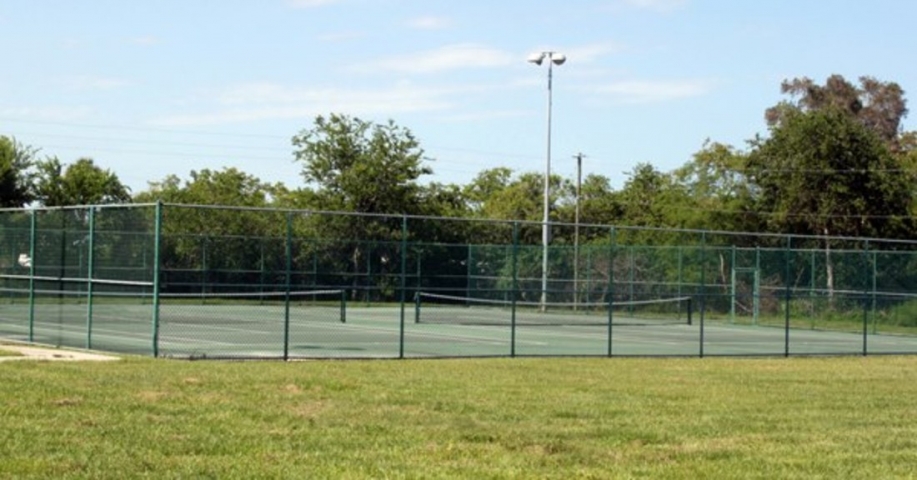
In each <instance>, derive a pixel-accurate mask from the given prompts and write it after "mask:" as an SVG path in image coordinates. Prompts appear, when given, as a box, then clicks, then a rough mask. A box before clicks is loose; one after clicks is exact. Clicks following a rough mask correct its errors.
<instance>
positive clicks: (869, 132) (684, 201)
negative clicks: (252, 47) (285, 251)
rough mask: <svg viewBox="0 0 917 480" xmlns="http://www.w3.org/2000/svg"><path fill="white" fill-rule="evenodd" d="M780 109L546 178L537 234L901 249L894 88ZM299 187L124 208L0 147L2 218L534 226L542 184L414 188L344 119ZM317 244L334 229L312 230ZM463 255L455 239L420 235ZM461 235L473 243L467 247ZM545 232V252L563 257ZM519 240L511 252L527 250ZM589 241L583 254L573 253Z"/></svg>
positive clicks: (114, 191) (529, 178)
mask: <svg viewBox="0 0 917 480" xmlns="http://www.w3.org/2000/svg"><path fill="white" fill-rule="evenodd" d="M781 91H782V93H783V94H784V95H785V96H786V99H785V100H783V101H781V102H779V103H778V104H777V105H774V106H773V107H771V108H768V109H767V110H766V112H764V118H765V119H766V122H767V128H768V130H767V134H766V135H755V136H754V137H753V138H751V139H749V140H748V141H747V143H746V144H745V145H744V146H741V147H737V146H733V145H728V144H724V143H720V142H716V141H711V140H708V141H706V142H705V143H704V145H703V147H702V148H701V149H700V151H698V152H696V153H695V154H694V155H693V157H692V158H691V159H690V160H689V161H687V162H686V163H685V164H684V165H682V166H681V167H679V168H677V169H674V170H673V171H668V172H665V171H660V170H659V169H658V168H656V167H654V166H653V165H651V164H649V163H641V164H639V165H637V166H636V167H634V168H633V170H632V171H631V172H630V174H629V176H628V179H627V181H626V182H625V183H624V184H623V186H622V187H621V188H620V189H615V188H612V186H611V182H610V179H609V178H608V177H607V176H604V175H600V174H595V173H592V174H587V175H586V176H585V178H584V179H583V183H582V186H581V189H580V192H579V198H578V199H577V189H576V188H575V185H574V183H573V181H572V180H570V179H565V178H562V177H560V176H552V177H551V178H550V183H551V187H552V188H551V192H552V195H551V199H550V204H551V207H552V208H551V219H552V221H556V222H559V223H573V222H574V219H575V209H576V205H577V204H578V205H579V208H580V215H579V219H580V223H582V224H595V225H626V226H647V227H667V228H687V229H703V230H717V231H742V232H774V233H790V234H801V235H817V236H854V237H878V238H893V239H897V238H914V237H915V234H917V224H915V222H914V217H915V213H917V198H915V195H914V192H915V190H914V188H912V185H913V184H914V183H915V182H914V181H915V180H917V132H908V131H904V130H903V128H902V120H903V119H904V118H905V116H906V115H907V112H908V110H907V105H906V100H905V96H904V91H903V90H902V88H901V87H900V86H899V85H898V84H896V83H894V82H885V81H880V80H877V79H874V78H872V77H862V78H859V79H858V81H857V82H851V81H849V80H847V79H845V78H843V77H841V76H839V75H833V76H831V77H829V78H828V79H827V80H826V82H825V83H824V84H818V83H816V82H814V81H813V80H811V79H808V78H796V79H792V80H787V81H785V82H783V83H782V85H781ZM292 149H293V155H294V158H295V159H296V161H298V162H299V163H300V165H301V166H302V173H301V176H302V181H303V184H302V185H300V186H291V185H286V184H282V183H276V184H271V183H267V182H264V181H262V180H260V179H259V178H257V177H255V176H252V175H250V174H248V173H246V172H243V171H241V170H239V169H237V168H233V167H227V168H224V169H222V170H209V169H203V170H195V171H192V172H190V176H189V178H186V179H182V178H180V177H179V176H177V175H170V176H168V177H166V178H164V179H162V180H158V181H153V182H150V183H149V186H148V188H147V189H146V190H144V191H142V192H136V193H131V192H130V191H129V190H128V189H127V188H126V187H125V186H124V185H123V184H122V183H121V182H120V180H119V179H118V176H117V174H116V173H114V172H112V171H110V170H106V169H103V168H101V167H99V166H98V165H96V164H95V163H94V162H93V160H92V159H90V158H81V159H78V160H77V161H75V162H73V163H70V164H64V163H63V162H61V161H60V160H59V159H58V158H56V157H49V158H39V150H38V149H37V148H35V147H32V146H28V145H23V144H21V143H19V142H18V141H16V140H15V139H13V138H10V137H0V185H2V189H0V206H2V207H23V206H27V205H42V206H64V205H85V204H100V203H127V202H152V201H157V200H162V201H164V202H170V203H187V204H206V205H232V206H247V207H278V208H295V209H307V210H326V211H345V212H360V213H373V214H397V215H401V214H407V215H419V216H438V217H453V218H464V219H506V220H510V219H512V220H527V221H533V222H538V221H540V220H541V216H542V192H543V181H544V177H543V174H540V173H537V172H517V171H513V170H512V169H509V168H506V167H494V168H489V169H486V170H484V171H481V172H480V173H478V175H477V176H476V177H475V178H474V179H473V180H472V181H471V182H469V183H468V184H465V185H459V184H454V183H438V182H427V181H426V178H427V177H429V176H430V175H432V174H433V170H432V168H431V167H430V166H429V165H428V164H427V163H426V162H425V157H424V151H423V148H422V146H421V144H420V142H419V141H418V140H417V139H416V138H415V137H414V135H413V134H412V132H411V131H410V130H409V129H407V128H405V127H402V126H399V125H397V124H395V123H394V122H392V121H389V122H388V123H384V124H376V123H373V122H368V121H364V120H361V119H359V118H356V117H352V116H348V115H344V114H330V115H327V116H319V117H318V118H316V119H315V120H314V123H313V124H312V126H311V127H309V128H306V129H304V130H302V131H301V132H299V133H298V134H296V135H295V136H294V137H293V138H292ZM373 225H375V226H374V227H372V226H367V224H365V222H364V223H361V224H359V225H357V223H352V224H348V225H336V226H334V227H333V228H334V229H335V233H336V234H339V235H344V236H346V238H355V235H356V232H354V231H353V230H354V229H358V228H359V229H361V232H360V236H361V237H366V236H367V232H366V230H367V229H371V228H376V229H378V230H379V231H378V232H377V234H371V235H369V236H378V237H380V238H383V237H386V236H387V233H386V231H387V230H391V229H395V228H396V227H395V226H384V225H382V224H380V223H378V222H376V223H374V224H373ZM326 228H332V227H331V226H326ZM424 234H425V235H429V236H431V238H428V239H426V240H431V239H432V240H435V239H436V238H435V237H437V236H440V237H444V238H445V237H451V238H449V239H451V240H461V237H462V236H463V235H468V234H469V232H467V231H465V232H462V231H448V232H447V231H442V230H438V231H434V230H430V231H428V232H425V233H424ZM474 234H475V235H486V234H487V232H486V230H485V231H477V232H475V233H474ZM571 234H572V230H569V231H568V230H567V229H559V230H558V233H557V234H556V235H557V236H555V239H554V242H555V243H558V242H569V243H572V239H570V238H566V237H568V236H570V235H571ZM530 235H531V236H532V237H533V238H530V239H522V240H523V241H524V242H526V243H533V244H534V243H537V242H538V238H537V232H534V231H532V232H530ZM585 240H586V241H588V238H587V239H585Z"/></svg>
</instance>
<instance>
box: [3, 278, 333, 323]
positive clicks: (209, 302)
mask: <svg viewBox="0 0 917 480" xmlns="http://www.w3.org/2000/svg"><path fill="white" fill-rule="evenodd" d="M155 298H156V293H155V292H154V289H153V283H152V282H134V281H121V280H106V279H89V278H66V277H42V276H28V275H0V318H2V317H3V316H4V315H9V314H15V315H17V316H19V317H26V316H28V315H29V313H28V312H29V311H30V307H29V306H30V305H31V306H32V308H31V311H32V312H35V311H36V310H35V307H41V308H45V307H47V306H55V307H57V310H55V312H57V313H58V314H60V313H61V312H64V313H67V312H69V313H70V315H71V316H73V317H74V319H80V318H85V317H86V315H87V310H86V307H85V305H87V304H88V303H89V302H90V300H91V301H92V303H93V304H95V305H96V306H98V307H103V308H104V307H110V308H116V309H117V312H118V318H121V319H127V318H131V317H136V320H138V321H143V322H146V321H151V319H152V310H151V308H152V307H151V306H152V305H153V303H154V300H155ZM158 299H159V304H160V306H161V307H165V308H161V311H162V312H163V314H162V315H161V316H160V318H161V319H162V320H164V321H179V320H187V321H195V319H197V320H200V319H203V318H207V317H210V318H215V317H227V318H237V319H241V318H250V319H257V317H258V315H259V314H265V313H270V312H273V311H283V310H285V309H287V308H289V309H293V310H295V311H296V312H303V311H305V310H314V311H316V312H322V316H323V317H324V318H335V319H337V320H338V321H340V322H342V323H345V322H346V319H347V308H346V305H347V295H346V291H345V290H340V289H337V290H303V291H289V292H288V291H248V292H195V293H179V292H160V293H159V294H158ZM118 307H120V308H118ZM110 308H109V310H110ZM192 310H195V311H197V312H198V314H197V315H188V314H187V312H189V311H192ZM176 311H184V312H186V314H184V315H175V314H174V312H176ZM37 312H38V314H39V315H38V316H39V317H41V316H42V315H43V314H46V311H45V310H37ZM97 312H100V311H98V310H97ZM97 316H98V317H99V318H104V317H103V316H102V315H97ZM40 320H41V319H40V318H39V321H40Z"/></svg>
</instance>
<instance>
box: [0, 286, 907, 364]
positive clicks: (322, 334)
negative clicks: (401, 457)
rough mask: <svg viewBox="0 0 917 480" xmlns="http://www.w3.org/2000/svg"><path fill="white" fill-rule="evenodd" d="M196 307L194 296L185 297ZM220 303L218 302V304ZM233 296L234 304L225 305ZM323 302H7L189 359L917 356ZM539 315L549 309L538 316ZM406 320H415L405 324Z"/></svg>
mask: <svg viewBox="0 0 917 480" xmlns="http://www.w3.org/2000/svg"><path fill="white" fill-rule="evenodd" d="M184 301H185V300H183V302H184ZM211 301H213V300H211ZM223 301H226V299H225V298H224V299H223ZM342 305H343V304H341V303H336V302H330V301H323V302H314V301H313V302H310V303H297V304H291V305H290V306H289V308H288V307H287V306H286V305H278V304H265V303H261V301H260V300H259V301H258V304H256V305H251V304H249V305H240V304H232V305H227V304H212V305H206V304H205V305H202V304H189V303H182V302H178V303H170V302H169V301H168V300H165V301H164V302H163V304H162V305H160V314H159V328H158V331H157V332H155V333H154V330H153V323H152V321H151V318H152V314H151V305H143V304H124V303H105V302H99V304H98V305H95V306H94V307H93V317H92V323H91V324H90V323H88V321H87V318H88V317H87V315H86V311H87V308H88V306H87V305H78V304H56V305H36V306H35V307H34V321H33V322H32V324H31V327H30V325H29V322H28V318H29V311H30V309H29V307H28V305H22V304H0V334H2V335H3V336H5V337H7V338H13V339H18V340H27V339H28V338H30V337H31V338H32V339H33V340H34V341H36V342H38V343H46V344H52V345H62V346H70V347H80V348H82V347H87V346H88V347H91V348H93V349H98V350H108V351H119V352H132V353H138V354H149V353H150V352H151V351H152V350H153V349H154V345H153V344H154V335H155V337H156V345H155V349H156V351H157V354H158V355H159V356H166V357H178V358H413V357H466V356H608V355H612V356H647V355H650V356H653V355H658V356H704V355H733V356H742V355H772V356H782V355H787V354H788V355H825V354H830V355H851V354H852V355H860V354H866V353H868V354H890V353H897V354H902V353H903V354H907V353H917V337H913V336H906V335H879V334H869V333H867V334H863V333H855V332H839V331H823V330H806V329H797V328H791V329H786V328H777V327H768V326H750V325H730V324H727V323H721V322H706V321H701V319H700V318H695V319H694V321H693V322H692V323H691V324H688V323H687V322H669V323H660V322H654V323H647V321H646V319H645V318H637V317H635V318H628V317H626V316H624V315H623V314H619V315H618V319H617V320H615V321H614V322H613V323H612V324H611V327H610V328H609V326H608V324H607V323H606V324H605V325H601V324H599V323H592V322H582V321H581V320H580V319H576V321H574V322H568V321H567V322H560V321H557V318H556V317H553V318H551V319H550V320H551V321H545V322H541V323H535V322H532V321H523V322H519V323H517V324H515V325H513V323H512V322H511V321H510V322H508V323H501V322H503V319H502V318H499V316H502V315H505V314H506V312H505V311H502V310H501V311H500V312H499V313H495V312H494V311H493V310H492V309H486V310H485V309H479V308H474V307H450V308H448V309H447V311H445V312H438V315H442V314H448V317H442V316H438V317H437V321H436V322H433V323H424V322H420V323H417V320H418V319H417V318H416V317H415V316H416V310H415V309H416V305H412V304H411V303H406V304H405V306H404V308H403V309H402V308H401V306H400V305H396V306H360V305H357V306H347V307H346V310H342V308H341V306H342ZM527 315H528V316H529V318H531V317H534V316H536V315H544V316H547V315H550V314H545V313H539V314H534V313H528V314H527ZM402 319H403V320H402Z"/></svg>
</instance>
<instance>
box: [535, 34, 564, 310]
mask: <svg viewBox="0 0 917 480" xmlns="http://www.w3.org/2000/svg"><path fill="white" fill-rule="evenodd" d="M545 59H547V60H548V154H547V159H546V161H545V168H544V218H543V220H542V224H541V244H542V254H541V310H542V311H545V310H546V309H547V303H548V243H550V238H551V232H550V230H551V225H550V223H548V222H549V221H550V218H549V216H548V214H549V210H550V208H551V205H550V202H551V200H550V197H551V81H552V77H553V74H554V72H553V70H554V65H563V63H564V62H566V61H567V57H566V56H564V55H563V54H560V53H557V52H541V53H533V54H532V55H529V59H528V61H529V63H534V64H535V65H538V66H541V64H542V63H543V62H544V61H545Z"/></svg>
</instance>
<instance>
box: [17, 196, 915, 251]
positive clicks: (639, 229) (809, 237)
mask: <svg viewBox="0 0 917 480" xmlns="http://www.w3.org/2000/svg"><path fill="white" fill-rule="evenodd" d="M155 206H162V207H163V208H166V209H167V208H188V209H198V210H233V211H252V212H273V213H280V214H287V215H310V216H311V215H338V216H349V217H362V218H380V219H399V220H403V221H409V220H435V221H448V222H467V223H488V224H504V225H507V226H511V225H516V226H538V227H540V226H542V225H543V222H540V221H533V220H505V219H485V218H458V217H436V216H427V215H409V214H403V213H401V214H399V213H388V214H386V213H365V212H344V211H333V210H308V209H292V208H277V207H248V206H231V205H199V204H183V203H167V202H154V203H124V204H98V205H73V206H62V207H26V208H0V214H4V213H30V214H33V213H38V212H43V211H61V210H87V209H95V210H96V211H99V210H102V209H130V208H150V207H155ZM548 225H549V226H552V227H569V228H580V229H600V230H607V231H608V232H609V235H611V234H612V233H613V232H666V233H673V234H682V235H719V236H729V237H755V238H770V239H789V240H790V241H793V240H816V241H826V240H834V241H844V242H862V243H864V244H866V245H868V244H869V243H880V244H895V245H914V246H917V241H914V240H906V239H889V238H875V237H846V236H824V235H798V234H781V233H772V232H731V231H725V230H697V229H684V228H675V227H644V226H628V225H603V224H591V223H570V222H548Z"/></svg>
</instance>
